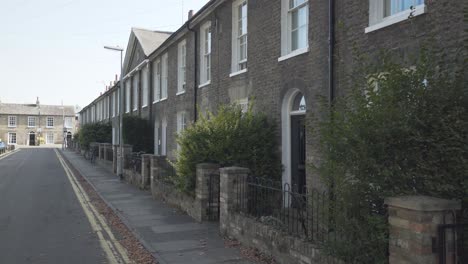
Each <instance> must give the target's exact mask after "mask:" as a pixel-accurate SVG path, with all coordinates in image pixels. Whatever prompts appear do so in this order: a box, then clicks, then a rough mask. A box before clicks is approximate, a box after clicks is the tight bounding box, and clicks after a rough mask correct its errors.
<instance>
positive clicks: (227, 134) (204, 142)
mask: <svg viewBox="0 0 468 264" xmlns="http://www.w3.org/2000/svg"><path fill="white" fill-rule="evenodd" d="M275 131H276V127H275V125H274V124H273V123H272V122H271V121H270V120H268V119H267V117H266V116H264V115H262V114H254V113H253V112H252V109H251V108H249V110H248V111H247V113H242V110H241V108H240V107H239V106H235V105H223V106H221V107H219V109H218V111H217V113H216V114H214V113H211V112H209V113H207V115H206V116H203V115H200V117H199V120H198V121H197V122H196V123H195V124H193V125H191V126H188V127H187V129H186V130H184V131H183V132H182V133H181V134H180V135H179V136H178V138H177V142H178V144H179V145H180V149H179V151H178V155H177V157H178V158H177V160H176V162H175V164H174V165H175V167H176V171H177V176H176V177H175V179H174V181H175V183H176V186H178V187H179V189H180V190H182V191H185V192H189V193H191V192H193V191H194V189H195V169H196V165H197V164H198V163H203V162H214V163H218V164H220V165H221V166H223V167H225V166H241V167H247V168H250V169H251V171H252V173H253V174H254V175H256V176H259V177H268V178H272V179H280V176H281V161H280V159H279V155H278V147H277V143H276V134H275V133H276V132H275Z"/></svg>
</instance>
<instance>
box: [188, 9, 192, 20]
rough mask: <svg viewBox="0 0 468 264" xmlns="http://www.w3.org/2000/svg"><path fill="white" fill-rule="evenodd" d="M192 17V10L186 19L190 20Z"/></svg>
mask: <svg viewBox="0 0 468 264" xmlns="http://www.w3.org/2000/svg"><path fill="white" fill-rule="evenodd" d="M192 17H193V10H192V9H191V10H190V11H188V19H189V20H190V19H191V18H192Z"/></svg>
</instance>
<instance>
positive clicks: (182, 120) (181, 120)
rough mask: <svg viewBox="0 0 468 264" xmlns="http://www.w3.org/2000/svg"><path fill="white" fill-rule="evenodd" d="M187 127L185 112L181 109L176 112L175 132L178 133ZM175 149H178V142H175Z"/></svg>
mask: <svg viewBox="0 0 468 264" xmlns="http://www.w3.org/2000/svg"><path fill="white" fill-rule="evenodd" d="M186 128H187V112H185V111H181V112H178V113H177V134H180V133H181V132H182V131H184V130H185V129H186ZM177 149H178V150H179V149H180V145H179V143H177Z"/></svg>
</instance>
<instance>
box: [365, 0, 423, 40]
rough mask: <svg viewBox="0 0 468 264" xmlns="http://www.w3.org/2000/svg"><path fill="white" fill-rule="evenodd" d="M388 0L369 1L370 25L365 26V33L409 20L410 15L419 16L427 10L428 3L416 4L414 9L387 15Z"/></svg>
mask: <svg viewBox="0 0 468 264" xmlns="http://www.w3.org/2000/svg"><path fill="white" fill-rule="evenodd" d="M385 1H386V0H370V1H369V26H368V27H366V28H365V30H364V32H365V33H370V32H373V31H375V30H378V29H381V28H384V27H388V26H390V25H393V24H396V23H399V22H401V21H405V20H408V19H409V18H410V17H415V16H419V15H422V14H425V13H426V12H427V7H426V4H425V3H423V4H420V5H416V6H414V9H407V10H404V11H401V12H398V13H395V14H393V15H390V16H385V9H386V8H385Z"/></svg>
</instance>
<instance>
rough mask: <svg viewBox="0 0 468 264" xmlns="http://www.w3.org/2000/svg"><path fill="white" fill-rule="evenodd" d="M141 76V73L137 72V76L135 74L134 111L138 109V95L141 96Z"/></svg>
mask: <svg viewBox="0 0 468 264" xmlns="http://www.w3.org/2000/svg"><path fill="white" fill-rule="evenodd" d="M139 78H140V74H139V73H137V74H135V76H133V87H132V88H133V111H136V110H138V97H139V94H138V88H139V87H138V86H139V85H138V84H139V81H140V80H139Z"/></svg>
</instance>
